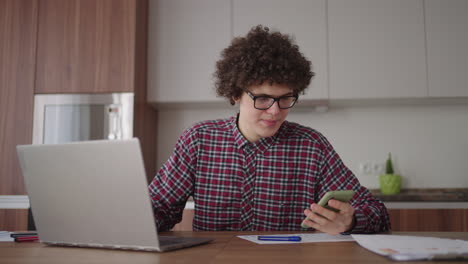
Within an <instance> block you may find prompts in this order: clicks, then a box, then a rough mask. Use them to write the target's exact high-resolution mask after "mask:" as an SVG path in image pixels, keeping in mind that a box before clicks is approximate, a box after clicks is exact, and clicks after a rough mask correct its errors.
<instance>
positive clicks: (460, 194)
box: [370, 188, 468, 202]
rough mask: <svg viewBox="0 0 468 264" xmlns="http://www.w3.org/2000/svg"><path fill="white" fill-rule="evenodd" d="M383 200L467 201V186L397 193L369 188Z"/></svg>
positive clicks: (405, 190)
mask: <svg viewBox="0 0 468 264" xmlns="http://www.w3.org/2000/svg"><path fill="white" fill-rule="evenodd" d="M370 191H371V193H372V195H374V196H375V197H377V198H379V199H380V200H382V201H383V202H468V188H427V189H402V190H401V192H400V193H399V194H391V195H386V194H382V193H380V190H378V189H370Z"/></svg>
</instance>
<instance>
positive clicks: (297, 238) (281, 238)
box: [258, 236, 301, 242]
mask: <svg viewBox="0 0 468 264" xmlns="http://www.w3.org/2000/svg"><path fill="white" fill-rule="evenodd" d="M258 240H263V241H296V242H297V241H301V237H300V236H258Z"/></svg>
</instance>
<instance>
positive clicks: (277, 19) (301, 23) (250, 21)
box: [232, 0, 328, 100]
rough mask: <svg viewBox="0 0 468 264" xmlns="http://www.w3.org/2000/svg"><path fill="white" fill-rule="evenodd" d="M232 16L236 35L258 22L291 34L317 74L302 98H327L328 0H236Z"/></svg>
mask: <svg viewBox="0 0 468 264" xmlns="http://www.w3.org/2000/svg"><path fill="white" fill-rule="evenodd" d="M232 16H233V18H232V21H233V22H232V23H233V25H232V27H233V31H234V36H244V35H245V34H246V33H247V32H248V31H249V30H250V29H251V28H252V27H254V26H256V25H258V24H262V25H264V26H267V27H269V28H270V29H271V30H278V31H280V32H282V33H287V34H290V35H291V36H292V37H293V38H294V39H295V40H296V42H297V44H298V45H299V47H300V49H301V52H302V53H303V54H304V55H305V56H306V57H307V58H308V59H309V60H311V61H312V67H313V69H312V70H313V71H314V72H315V74H316V75H315V77H314V78H313V79H312V82H311V85H310V86H309V88H308V89H307V90H306V94H305V95H303V96H301V97H300V100H310V99H312V100H314V99H319V100H320V99H328V71H327V68H328V64H327V31H326V29H327V26H326V23H327V21H326V1H325V0H312V1H311V0H292V1H282V0H253V1H252V0H233V10H232Z"/></svg>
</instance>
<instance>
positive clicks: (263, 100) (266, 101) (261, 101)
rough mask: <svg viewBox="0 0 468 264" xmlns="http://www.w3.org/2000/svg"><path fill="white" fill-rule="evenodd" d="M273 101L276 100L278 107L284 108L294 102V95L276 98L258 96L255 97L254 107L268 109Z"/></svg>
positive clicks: (289, 106)
mask: <svg viewBox="0 0 468 264" xmlns="http://www.w3.org/2000/svg"><path fill="white" fill-rule="evenodd" d="M275 101H278V105H279V108H282V109H286V108H291V107H292V106H293V105H294V103H295V102H296V97H295V96H284V97H280V98H278V99H275V98H272V97H268V96H259V97H257V98H255V105H254V106H255V108H258V109H268V108H270V107H271V106H272V105H273V104H274V103H275Z"/></svg>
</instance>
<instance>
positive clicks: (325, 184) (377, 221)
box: [316, 140, 391, 233]
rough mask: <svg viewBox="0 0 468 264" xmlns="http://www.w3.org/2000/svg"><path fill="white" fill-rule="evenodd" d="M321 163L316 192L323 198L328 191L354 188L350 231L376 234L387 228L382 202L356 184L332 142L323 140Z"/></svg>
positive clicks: (388, 226) (388, 227)
mask: <svg viewBox="0 0 468 264" xmlns="http://www.w3.org/2000/svg"><path fill="white" fill-rule="evenodd" d="M323 154H324V155H323V160H322V164H321V174H322V178H321V180H320V182H319V184H318V185H317V192H316V194H317V195H318V197H316V199H317V200H318V198H320V197H322V196H323V195H324V194H325V193H326V192H327V191H332V190H351V189H352V190H354V191H355V194H354V197H353V199H352V200H351V201H350V203H351V205H352V206H353V208H354V210H355V211H354V217H355V225H354V227H353V228H352V229H351V230H349V231H348V232H350V233H376V232H386V231H389V230H390V228H391V226H390V220H389V216H388V212H387V208H386V207H385V205H384V204H383V203H382V202H381V201H380V200H379V199H377V198H375V197H374V196H372V194H371V193H370V192H369V190H368V189H367V188H365V187H364V186H362V185H361V184H360V183H359V180H358V179H357V178H356V176H355V175H354V174H353V173H352V172H351V170H349V169H348V168H347V167H346V166H345V165H344V163H343V162H342V160H341V159H340V157H339V156H338V154H337V153H336V152H335V150H334V149H333V147H332V146H331V144H330V143H329V142H328V141H326V140H325V146H324V148H323Z"/></svg>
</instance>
